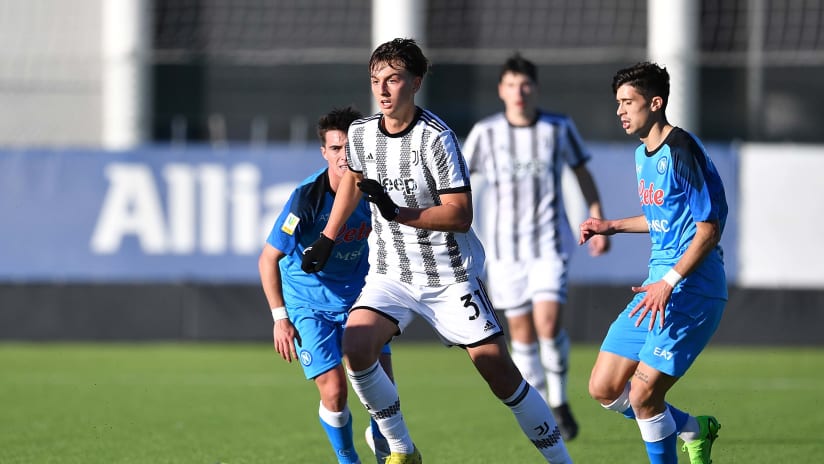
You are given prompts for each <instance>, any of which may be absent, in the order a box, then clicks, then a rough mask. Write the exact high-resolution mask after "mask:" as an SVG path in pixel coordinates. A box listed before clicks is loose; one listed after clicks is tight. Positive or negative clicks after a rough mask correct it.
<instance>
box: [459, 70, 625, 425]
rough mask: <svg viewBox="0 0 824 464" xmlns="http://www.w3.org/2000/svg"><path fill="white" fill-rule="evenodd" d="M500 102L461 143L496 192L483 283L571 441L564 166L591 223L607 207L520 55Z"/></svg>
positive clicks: (600, 242) (519, 361)
mask: <svg viewBox="0 0 824 464" xmlns="http://www.w3.org/2000/svg"><path fill="white" fill-rule="evenodd" d="M498 97H499V98H500V99H501V101H503V103H504V111H503V112H502V113H497V114H494V115H492V116H489V117H487V118H485V119H483V120H481V121H479V122H478V123H477V124H475V125H474V126H473V127H472V130H471V131H470V132H469V136H467V138H466V141H465V143H464V145H463V153H464V156H466V159H467V162H468V163H469V170H470V172H472V173H479V174H481V175H482V176H483V177H484V178H485V180H486V184H487V186H488V188H489V189H490V192H489V195H488V196H487V199H488V201H487V202H485V203H484V206H485V207H484V211H485V213H486V214H489V217H492V218H495V219H494V221H492V223H493V224H492V225H491V230H489V231H487V232H488V234H487V235H486V236H485V238H486V240H484V246H485V248H486V251H487V260H486V272H487V279H486V282H487V286H488V287H489V296H490V299H491V300H492V303H493V304H494V305H495V307H496V308H498V309H503V310H504V314H505V315H506V319H507V324H508V326H509V335H510V338H511V344H512V359H513V361H515V364H516V365H517V366H518V369H520V371H521V372H522V373H523V375H524V378H526V380H527V381H528V382H529V383H530V384H532V386H533V387H535V388H536V389H537V390H538V391H539V392H540V393H541V396H543V397H544V400H545V401H546V402H547V403H548V404H549V406H550V407H551V408H552V413H553V415H554V416H555V420H556V421H557V422H558V427H560V430H561V434H562V435H563V436H564V439H565V440H571V439H573V438H575V436H576V435H577V434H578V424H577V422H576V421H575V419H574V417H573V416H572V412H571V410H570V408H569V403H568V401H567V371H568V369H569V348H570V347H569V337H568V336H567V334H566V331H565V330H564V329H563V328H562V326H561V310H562V308H563V305H564V303H566V300H567V271H568V263H569V258H570V252H571V248H572V247H573V246H574V243H575V238H574V236H573V234H572V230H571V228H570V226H569V221H568V219H567V215H566V211H565V209H564V199H563V194H562V192H563V189H562V188H561V175H562V172H563V168H564V166H565V165H568V166H569V167H570V168H572V171H573V172H574V173H575V177H576V179H577V181H578V184H579V185H580V188H581V192H582V193H583V195H584V200H585V201H586V204H587V207H588V210H589V214H590V215H591V216H592V217H602V211H601V201H600V199H599V197H598V190H597V188H596V186H595V182H594V180H593V178H592V175H591V174H590V172H589V170H588V169H587V167H586V163H587V161H588V160H589V159H590V154H589V153H588V152H587V151H586V149H585V148H584V144H583V141H582V140H581V137H580V135H578V131H577V130H576V128H575V124H574V123H573V122H572V119H570V118H569V117H568V116H566V115H563V114H555V113H548V112H545V111H541V110H540V109H539V108H538V106H537V103H538V72H537V69H536V67H535V65H534V64H533V63H532V62H530V61H529V60H527V59H525V58H523V57H522V56H521V55H520V54H515V55H513V56H511V57H510V58H509V59H507V60H506V62H505V63H504V65H503V66H502V67H501V73H500V79H499V81H498ZM589 249H590V253H591V254H592V255H593V256H598V255H601V254H603V253H605V252H606V251H607V250H608V249H609V241H608V239H607V237H606V236H602V235H599V236H596V237H593V239H592V240H590V242H589Z"/></svg>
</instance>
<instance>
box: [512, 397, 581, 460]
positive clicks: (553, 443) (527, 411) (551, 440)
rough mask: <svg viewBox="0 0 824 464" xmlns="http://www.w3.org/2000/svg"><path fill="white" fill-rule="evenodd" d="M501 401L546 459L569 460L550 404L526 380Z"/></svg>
mask: <svg viewBox="0 0 824 464" xmlns="http://www.w3.org/2000/svg"><path fill="white" fill-rule="evenodd" d="M503 403H504V404H505V405H507V406H509V409H510V410H512V414H514V415H515V419H516V420H517V421H518V425H520V426H521V430H523V432H524V434H526V436H527V438H529V441H531V442H532V444H533V445H535V447H536V448H537V449H538V451H540V453H541V454H542V455H543V456H544V458H546V460H547V462H551V463H553V464H559V463H571V462H572V458H570V457H569V453H568V452H567V449H566V445H565V444H564V439H563V438H561V432H560V431H558V425H557V424H556V423H555V419H554V418H553V417H552V412H551V411H550V410H549V406H547V404H546V402H545V401H544V400H543V398H541V395H539V394H538V392H537V391H536V390H535V389H534V388H532V387H531V386H530V385H529V384H528V383H526V381H523V382H521V385H519V386H518V388H517V389H516V390H515V394H513V395H512V396H510V397H509V398H507V399H505V400H503Z"/></svg>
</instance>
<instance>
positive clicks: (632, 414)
mask: <svg viewBox="0 0 824 464" xmlns="http://www.w3.org/2000/svg"><path fill="white" fill-rule="evenodd" d="M621 414H623V415H624V417H626V418H627V419H632V420H635V411H633V410H632V408H627V409H625V410H624V412H622V413H621Z"/></svg>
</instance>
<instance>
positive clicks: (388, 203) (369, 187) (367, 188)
mask: <svg viewBox="0 0 824 464" xmlns="http://www.w3.org/2000/svg"><path fill="white" fill-rule="evenodd" d="M358 188H359V189H361V192H363V193H365V194H366V199H367V200H369V201H371V202H372V203H374V204H375V205H377V206H378V210H379V211H380V212H381V216H383V217H384V219H386V220H387V221H394V220H395V218H396V217H398V213H399V212H400V210H399V209H398V205H396V204H395V202H394V201H392V199H391V198H389V194H388V193H386V189H385V188H384V187H383V185H381V184H380V183H378V181H376V180H375V179H363V180H362V181H360V182H358Z"/></svg>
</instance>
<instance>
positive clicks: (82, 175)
mask: <svg viewBox="0 0 824 464" xmlns="http://www.w3.org/2000/svg"><path fill="white" fill-rule="evenodd" d="M387 5H389V7H387ZM409 15H413V16H414V18H413V20H412V21H410V18H409ZM410 22H411V23H413V24H411V26H410ZM661 25H663V26H665V27H664V30H663V31H661ZM685 25H686V26H685ZM823 25H824V0H806V1H803V0H785V1H779V0H715V1H712V0H701V1H694V2H693V1H689V0H627V1H622V2H615V1H611V0H552V1H545V0H518V1H512V2H497V1H492V0H478V1H447V0H427V1H418V2H415V1H413V0H397V1H390V0H153V1H148V0H75V1H72V2H66V1H62V0H27V1H22V0H0V39H1V40H2V43H3V46H2V48H0V339H2V338H6V339H19V338H22V339H74V338H79V339H154V338H163V339H167V338H172V339H215V338H217V339H221V338H224V339H245V338H259V337H267V336H268V332H269V330H270V325H269V322H268V320H267V317H268V315H267V313H266V311H265V310H266V308H265V300H264V299H263V295H262V292H261V291H260V289H259V288H258V283H257V274H256V269H257V268H256V260H257V253H258V252H259V249H260V246H261V245H262V241H263V237H264V234H265V233H266V232H267V231H268V228H269V227H270V225H271V223H272V221H273V219H274V215H275V214H277V213H278V212H279V209H280V207H281V205H282V204H283V201H284V200H285V198H286V195H288V193H289V192H290V190H291V188H292V187H293V186H294V185H295V183H296V182H298V181H299V180H301V179H302V178H303V177H304V176H305V175H307V174H308V173H309V172H311V171H312V170H314V169H316V168H319V167H321V166H322V159H321V158H320V156H319V153H318V150H317V148H316V147H317V141H316V136H315V134H314V123H315V121H316V120H317V118H318V116H319V115H321V114H322V113H324V112H326V111H327V110H328V109H329V108H331V107H332V106H341V105H346V104H355V105H356V106H358V107H359V108H361V109H362V110H364V111H369V108H370V107H371V97H370V95H369V86H368V84H367V79H368V71H367V67H366V63H367V61H368V57H369V54H370V53H371V50H372V48H373V45H374V43H375V41H376V38H377V37H378V36H379V35H383V36H384V37H386V35H387V34H389V37H391V36H392V35H391V34H393V33H395V32H405V31H409V30H410V29H409V28H410V27H411V31H413V32H412V33H410V34H408V35H413V36H416V37H417V38H419V39H420V41H421V43H422V45H423V48H424V50H425V53H426V54H427V56H428V57H429V58H430V59H431V61H432V62H433V68H432V71H431V74H430V75H429V76H428V77H427V79H426V81H425V85H424V88H423V93H422V95H421V97H422V100H423V101H425V104H426V106H427V107H429V108H431V109H432V110H434V111H435V112H436V113H437V114H439V115H440V116H442V117H443V119H444V120H446V121H447V123H449V125H450V126H451V127H452V128H453V129H454V130H455V132H456V133H457V134H458V136H459V137H461V138H462V137H464V136H465V135H466V133H467V132H468V130H469V128H470V127H471V125H472V124H473V123H474V122H475V121H476V120H478V119H480V118H481V117H484V116H486V115H488V114H490V113H493V112H496V111H499V110H500V108H501V105H500V102H499V101H498V99H497V94H496V91H495V86H496V84H497V78H498V69H499V66H500V63H501V62H502V61H503V60H504V59H505V58H506V57H507V56H508V55H510V54H512V53H513V52H515V51H520V52H521V53H522V54H524V55H525V56H526V57H527V58H529V59H531V60H533V61H535V62H536V63H537V64H538V66H539V80H540V84H541V104H542V106H543V107H545V108H547V109H550V110H553V111H558V112H565V113H568V114H570V115H572V116H573V118H574V119H575V121H576V123H577V125H578V128H579V129H580V131H581V132H582V134H583V135H584V137H585V138H586V139H587V141H588V142H589V146H590V148H591V150H592V151H593V154H594V161H593V163H592V169H593V170H594V172H595V175H596V179H597V181H598V182H599V186H600V187H601V190H602V192H601V193H602V196H603V197H604V198H605V204H606V211H607V214H608V215H610V216H618V215H633V214H637V203H636V201H637V199H635V198H634V195H635V192H634V182H635V181H634V177H633V176H634V172H633V170H632V166H631V163H630V162H629V156H630V153H631V150H632V148H633V147H634V145H635V144H636V143H637V141H636V140H631V139H628V138H627V137H626V136H625V135H624V134H623V132H622V131H621V130H620V127H619V126H618V124H617V119H616V117H615V114H614V107H615V105H614V98H613V95H612V92H611V88H610V83H611V77H612V75H613V73H614V72H615V70H616V69H618V68H620V67H624V66H627V65H630V64H633V63H635V62H637V61H641V60H645V59H648V58H649V59H656V60H659V61H660V59H661V58H662V56H663V57H664V59H665V61H661V63H662V64H664V65H666V66H667V67H668V68H670V69H671V70H675V71H679V73H678V74H677V75H675V76H674V82H673V85H674V87H673V92H674V93H678V92H681V93H682V94H686V95H687V98H688V99H689V100H688V101H684V102H683V104H681V105H673V107H672V110H673V112H675V111H677V109H676V108H687V109H688V110H689V111H688V112H687V114H686V115H685V116H684V117H685V120H687V121H690V123H691V124H689V125H688V126H686V128H687V129H691V130H693V131H694V132H695V133H696V134H698V135H699V136H700V137H702V138H703V139H704V140H705V141H707V142H709V144H710V151H711V154H712V156H713V157H714V159H715V161H716V163H717V164H718V165H719V168H720V169H721V170H722V175H723V177H724V181H725V183H726V186H727V190H728V199H729V201H730V206H731V215H730V220H729V221H728V228H727V231H726V232H725V236H724V242H723V245H724V247H725V249H726V250H727V263H728V272H729V275H730V285H731V292H732V298H731V301H730V305H729V309H728V317H727V318H726V319H725V322H724V323H723V324H722V327H721V329H720V333H719V339H720V340H721V341H727V342H736V343H739V342H742V343H745V342H774V343H814V344H818V343H821V342H822V337H820V335H819V334H817V333H816V332H815V330H814V329H815V327H820V326H821V325H822V323H824V311H822V305H824V267H822V266H820V265H819V264H818V263H819V262H822V260H824V245H822V244H821V241H820V240H817V238H816V237H815V234H816V232H815V231H817V230H820V229H821V227H822V226H824V219H822V218H824V214H822V213H824V209H822V207H821V206H820V199H821V198H824V186H822V185H823V184H824V182H821V180H820V179H821V174H820V173H821V172H824V131H822V130H821V129H820V128H821V127H824V112H822V111H821V110H820V106H821V102H822V101H824V85H822V84H821V83H822V82H824V27H823ZM681 26H684V27H681ZM401 35H405V34H401ZM680 42H684V43H687V45H688V47H687V48H686V49H684V50H685V51H684V54H683V55H679V54H677V53H676V54H675V55H666V54H664V55H661V53H660V48H661V46H662V44H663V45H664V46H666V45H667V44H670V43H680ZM690 44H691V45H690ZM656 50H659V52H656ZM676 51H677V50H676ZM685 63H686V65H687V66H688V67H689V69H692V73H689V72H687V73H684V74H681V73H680V70H681V69H682V68H683V66H684V65H685ZM684 76H686V77H685V78H684V79H683V80H680V81H679V80H678V78H682V77H684ZM687 89H688V90H689V91H688V92H687V91H686V90H687ZM571 193H572V194H571V195H570V197H571V198H570V201H572V202H574V201H575V195H574V194H575V193H576V192H571ZM572 211H573V212H574V211H576V209H575V208H572ZM576 219H578V218H573V222H575V220H576ZM647 240H648V239H647V238H646V237H628V238H621V239H618V240H616V242H615V247H614V250H613V251H612V252H611V254H610V255H609V256H607V257H605V258H599V259H597V260H596V259H592V258H589V257H588V256H586V254H585V253H583V252H582V251H578V252H577V253H576V257H575V259H574V261H573V268H572V273H571V279H572V283H573V294H572V296H571V302H570V304H571V306H572V309H573V310H572V311H571V316H570V321H569V323H570V326H571V327H570V331H571V333H572V334H573V336H574V337H575V338H576V339H579V340H597V339H600V337H601V335H602V331H603V328H604V327H605V326H606V324H607V323H608V322H609V320H610V319H611V317H612V314H613V313H614V311H615V310H617V309H618V308H620V306H622V305H623V303H624V301H625V300H627V299H628V298H629V292H628V290H627V287H628V285H629V284H633V283H637V282H638V281H639V280H640V279H641V278H643V275H644V269H645V265H646V259H647V255H648V242H647Z"/></svg>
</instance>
